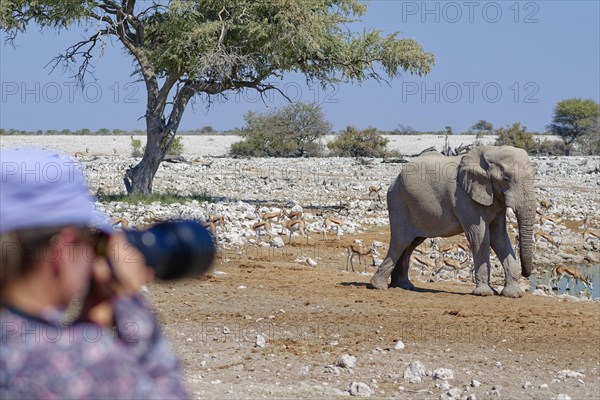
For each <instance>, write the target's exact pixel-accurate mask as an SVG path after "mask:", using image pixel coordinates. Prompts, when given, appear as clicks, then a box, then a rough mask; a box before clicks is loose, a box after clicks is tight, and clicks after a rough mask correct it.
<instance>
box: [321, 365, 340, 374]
mask: <svg viewBox="0 0 600 400" xmlns="http://www.w3.org/2000/svg"><path fill="white" fill-rule="evenodd" d="M325 373H326V374H333V375H335V376H339V375H340V369H339V368H338V367H336V366H335V365H326V366H325Z"/></svg>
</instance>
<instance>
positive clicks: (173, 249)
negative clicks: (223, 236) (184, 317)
mask: <svg viewBox="0 0 600 400" xmlns="http://www.w3.org/2000/svg"><path fill="white" fill-rule="evenodd" d="M125 235H126V236H127V240H128V241H129V242H130V243H131V244H132V245H134V246H135V247H136V248H137V249H139V250H140V252H141V253H142V254H143V255H144V257H145V258H146V264H148V265H149V266H150V267H152V269H154V274H155V276H156V277H157V278H159V279H163V280H172V279H179V278H184V277H192V276H198V275H201V274H203V273H205V272H206V271H208V269H209V268H210V266H211V264H212V261H213V259H214V257H215V244H214V242H213V238H212V236H211V234H210V232H209V231H208V230H207V229H206V228H205V227H204V226H202V225H200V224H199V223H197V222H194V221H170V222H163V223H160V224H158V225H156V226H154V227H152V228H151V229H148V230H147V231H144V232H138V231H125Z"/></svg>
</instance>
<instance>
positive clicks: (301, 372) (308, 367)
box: [298, 365, 310, 375]
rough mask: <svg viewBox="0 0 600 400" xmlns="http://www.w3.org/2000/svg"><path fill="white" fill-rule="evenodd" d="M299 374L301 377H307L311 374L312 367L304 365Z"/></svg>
mask: <svg viewBox="0 0 600 400" xmlns="http://www.w3.org/2000/svg"><path fill="white" fill-rule="evenodd" d="M298 372H299V373H300V375H306V374H308V373H309V372H310V366H309V365H303V366H301V367H300V368H299V369H298Z"/></svg>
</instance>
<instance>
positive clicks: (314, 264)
mask: <svg viewBox="0 0 600 400" xmlns="http://www.w3.org/2000/svg"><path fill="white" fill-rule="evenodd" d="M306 263H307V264H308V265H310V266H311V267H316V266H317V262H316V261H315V260H313V259H312V258H310V257H306Z"/></svg>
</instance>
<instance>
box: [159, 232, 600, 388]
mask: <svg viewBox="0 0 600 400" xmlns="http://www.w3.org/2000/svg"><path fill="white" fill-rule="evenodd" d="M387 235H388V233H387V228H371V229H369V230H368V231H367V232H366V233H364V234H360V235H359V236H351V235H348V236H342V238H341V239H340V240H336V239H335V235H332V236H333V238H328V239H327V240H324V239H323V238H322V237H321V236H320V235H319V234H317V233H311V234H310V240H309V243H308V244H306V239H305V238H301V237H295V238H294V243H292V244H291V245H286V246H285V247H284V248H283V249H278V250H277V249H276V250H273V249H270V248H262V247H259V246H256V245H247V246H246V247H244V248H243V249H236V250H222V251H221V252H220V253H219V255H218V259H217V260H216V262H215V266H214V269H213V271H212V272H211V273H210V274H209V275H207V276H204V277H201V278H196V279H189V280H185V281H177V282H155V283H153V284H151V285H149V287H148V288H149V290H148V297H149V298H150V300H151V302H152V303H153V304H154V309H155V311H156V314H157V316H158V318H159V320H160V321H161V323H162V324H163V326H164V331H165V333H166V334H167V335H168V336H169V337H170V339H171V341H172V343H173V346H174V348H175V351H176V352H177V353H178V355H179V356H180V359H181V361H182V365H183V368H184V371H185V377H186V381H187V384H188V387H189V389H190V392H191V393H192V395H193V396H194V397H195V398H235V399H238V398H334V397H337V396H342V395H347V394H348V393H347V389H348V386H349V385H350V384H351V383H352V382H353V381H356V382H362V383H365V384H366V385H368V386H369V388H370V389H371V390H372V392H373V394H372V395H371V397H376V398H377V397H380V398H390V397H397V398H402V399H405V398H406V399H430V398H436V399H437V398H444V397H440V396H441V395H443V394H444V393H445V391H446V390H445V389H447V387H446V388H444V387H442V385H443V381H441V380H435V379H434V378H433V377H432V376H431V371H434V370H436V369H438V368H448V369H451V370H452V371H453V375H454V378H453V379H450V380H448V384H449V387H452V388H454V387H456V388H458V389H459V393H462V394H461V396H462V398H467V396H469V395H474V397H472V398H476V399H486V398H503V399H553V398H556V397H557V396H558V395H559V394H567V395H568V396H570V398H572V399H598V398H600V303H599V302H597V301H596V302H572V301H564V300H561V299H559V298H557V297H540V296H534V295H532V294H531V293H527V294H526V295H525V296H524V297H523V298H521V299H509V298H504V297H501V296H493V297H486V298H482V297H476V296H472V295H470V294H469V293H470V292H471V290H472V287H473V286H472V284H469V283H459V282H415V284H416V286H417V287H418V288H419V289H420V290H418V291H406V290H402V289H389V290H385V291H378V290H373V289H369V288H367V283H368V282H369V279H370V276H371V274H372V273H373V272H374V270H375V268H374V267H371V266H369V267H368V272H367V273H359V272H355V273H352V272H346V271H344V269H345V266H346V255H345V246H347V245H348V244H349V243H351V242H352V240H354V239H355V238H357V237H360V238H362V239H363V240H364V241H365V243H367V242H368V243H370V242H371V241H372V240H379V241H381V242H383V243H386V244H387ZM287 240H288V239H287V238H284V241H285V242H286V244H287ZM383 255H385V252H384V253H383V254H382V256H383ZM298 256H302V257H307V256H308V257H311V258H312V259H314V260H316V261H317V262H318V265H317V266H316V267H311V266H308V265H301V264H299V263H297V262H295V260H296V258H297V257H298ZM361 270H362V269H361ZM411 276H413V275H412V274H411ZM413 281H414V279H413ZM257 335H258V337H259V340H258V341H257ZM262 339H264V347H261V346H260V345H257V344H260V343H259V342H260V341H261V340H262ZM399 340H402V342H403V343H404V344H405V348H404V349H402V350H400V349H395V345H396V343H397V342H398V341H399ZM343 353H347V354H349V355H352V356H355V357H356V365H355V367H354V368H335V367H333V366H335V365H336V360H337V359H338V357H339V356H340V355H341V354H343ZM414 361H420V362H421V363H423V365H424V366H425V369H426V370H427V372H428V374H429V376H424V377H423V379H422V381H421V382H420V383H408V382H406V381H405V380H404V371H405V369H406V366H407V365H408V364H409V363H411V362H414ZM562 370H570V371H575V372H580V373H582V374H583V376H580V377H567V378H565V377H564V376H563V377H559V372H560V371H562ZM473 380H476V381H478V382H480V384H481V385H480V386H478V385H477V383H475V386H472V385H471V382H472V381H473ZM526 382H530V385H526ZM524 385H525V386H529V387H528V388H523V386H524Z"/></svg>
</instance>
